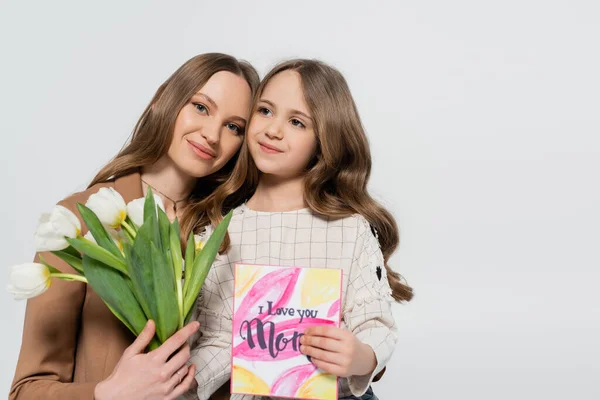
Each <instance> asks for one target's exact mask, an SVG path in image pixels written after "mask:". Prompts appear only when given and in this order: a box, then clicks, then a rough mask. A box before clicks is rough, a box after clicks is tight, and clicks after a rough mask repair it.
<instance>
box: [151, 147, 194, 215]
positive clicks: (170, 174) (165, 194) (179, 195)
mask: <svg viewBox="0 0 600 400" xmlns="http://www.w3.org/2000/svg"><path fill="white" fill-rule="evenodd" d="M141 176H142V181H143V182H144V183H145V184H146V185H148V186H150V187H151V188H152V190H153V192H154V193H155V194H157V195H159V196H160V197H161V198H162V199H163V202H164V203H165V207H166V208H167V209H169V208H171V207H174V208H177V204H174V203H179V202H181V201H182V200H185V199H187V198H188V197H189V195H190V193H192V190H193V189H194V186H195V184H196V178H193V177H191V176H189V175H187V174H186V173H184V172H183V171H181V170H180V169H179V168H177V167H176V166H175V165H174V164H173V162H172V161H171V159H170V158H169V157H167V156H163V157H162V158H161V159H160V160H158V161H157V162H156V163H154V164H152V165H149V166H147V167H143V168H142V171H141ZM146 185H142V186H143V188H144V195H145V194H146V193H147V186H146Z"/></svg>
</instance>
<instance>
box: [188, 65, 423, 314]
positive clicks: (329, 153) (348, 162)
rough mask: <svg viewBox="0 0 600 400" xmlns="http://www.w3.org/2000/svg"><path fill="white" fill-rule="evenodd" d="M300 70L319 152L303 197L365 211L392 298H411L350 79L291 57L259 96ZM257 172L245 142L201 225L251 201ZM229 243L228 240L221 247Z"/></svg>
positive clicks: (341, 209) (313, 203)
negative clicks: (374, 186)
mask: <svg viewBox="0 0 600 400" xmlns="http://www.w3.org/2000/svg"><path fill="white" fill-rule="evenodd" d="M286 70H292V71H296V72H297V73H298V74H299V75H300V78H301V81H302V89H303V92H304V97H305V100H306V103H307V105H308V108H309V110H310V112H311V114H312V118H313V120H314V122H315V124H314V126H315V133H316V136H317V151H316V154H315V156H314V158H313V160H312V161H311V162H310V163H309V165H308V168H307V171H306V174H305V189H304V196H305V201H306V203H307V205H308V207H309V208H310V209H312V210H313V211H314V212H316V213H318V214H321V215H326V216H329V217H333V218H341V217H347V216H350V215H352V214H360V215H362V216H363V217H364V218H365V219H366V220H367V221H368V222H369V224H370V225H371V228H372V229H374V230H375V231H376V232H377V238H378V240H379V245H380V247H381V251H382V253H383V257H384V261H385V268H386V270H387V277H388V281H389V284H390V287H391V288H392V296H393V297H394V299H395V300H396V301H398V302H402V301H409V300H410V299H411V298H412V296H413V291H412V288H411V287H410V286H408V285H406V284H404V283H403V282H402V277H401V276H400V274H398V273H397V272H395V271H394V270H392V269H391V268H390V266H389V265H388V260H389V258H390V256H391V255H392V253H393V252H394V251H395V250H396V248H397V247H398V242H399V238H400V235H399V232H398V225H397V224H396V221H395V219H394V217H393V216H392V214H391V213H390V212H389V211H387V210H386V209H385V208H384V207H382V206H381V205H380V204H379V203H378V202H377V201H375V200H374V199H373V198H372V197H371V196H370V195H369V193H368V191H367V183H368V181H369V176H370V173H371V152H370V149H369V143H368V141H367V137H366V134H365V131H364V128H363V126H362V123H361V120H360V117H359V115H358V111H357V109H356V105H355V103H354V100H353V98H352V95H351V93H350V89H349V87H348V84H347V83H346V80H345V79H344V77H343V76H342V74H341V73H340V72H338V71H337V70H336V69H334V68H332V67H330V66H328V65H327V64H324V63H322V62H320V61H316V60H290V61H286V62H283V63H281V64H279V65H277V66H276V67H275V68H274V69H273V70H272V71H271V72H269V73H268V74H267V75H266V76H265V78H264V79H263V81H262V82H261V84H260V86H259V88H258V91H257V93H256V96H255V102H254V103H255V104H256V102H257V101H256V100H258V99H260V96H261V95H262V92H263V90H264V88H265V86H266V85H267V84H268V82H269V80H270V79H271V78H273V77H274V76H275V75H277V74H278V73H280V72H282V71H286ZM258 178H259V171H258V169H257V168H256V165H255V164H254V162H253V161H252V157H250V154H249V151H248V147H247V144H246V143H244V145H243V146H242V150H241V151H240V155H239V158H238V160H237V164H236V165H235V167H234V169H233V172H232V174H231V176H230V177H229V179H228V180H226V181H225V182H224V183H223V184H222V185H221V186H220V187H218V188H217V189H216V190H215V191H214V192H213V193H211V194H209V195H208V196H207V197H206V198H205V199H203V200H202V201H200V202H199V203H198V211H199V212H200V213H201V214H202V216H201V218H200V220H199V222H200V223H206V224H208V223H212V224H214V225H216V224H217V223H218V222H219V221H220V220H221V218H222V217H221V215H222V214H223V213H225V212H227V211H229V210H230V209H231V208H233V207H236V206H237V205H239V204H241V203H243V202H244V201H245V200H247V199H249V198H250V197H251V196H252V194H253V192H254V190H256V187H257V185H258ZM228 245H229V238H228V237H227V238H226V242H224V245H223V247H222V249H225V248H227V246H228Z"/></svg>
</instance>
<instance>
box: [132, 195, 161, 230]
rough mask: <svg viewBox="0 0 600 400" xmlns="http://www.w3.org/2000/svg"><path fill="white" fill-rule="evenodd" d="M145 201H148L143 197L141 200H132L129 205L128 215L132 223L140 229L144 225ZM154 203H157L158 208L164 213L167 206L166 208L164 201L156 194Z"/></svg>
mask: <svg viewBox="0 0 600 400" xmlns="http://www.w3.org/2000/svg"><path fill="white" fill-rule="evenodd" d="M145 200H146V199H145V198H144V197H141V198H139V199H135V200H132V201H130V202H129V203H128V204H127V215H128V216H129V218H130V219H131V221H133V223H134V224H135V226H137V227H138V228H139V227H140V226H142V224H143V223H144V202H145ZM154 201H155V202H156V206H157V207H159V208H160V209H161V210H163V211H164V210H165V206H164V204H163V201H162V199H161V198H160V196H158V195H157V194H155V195H154Z"/></svg>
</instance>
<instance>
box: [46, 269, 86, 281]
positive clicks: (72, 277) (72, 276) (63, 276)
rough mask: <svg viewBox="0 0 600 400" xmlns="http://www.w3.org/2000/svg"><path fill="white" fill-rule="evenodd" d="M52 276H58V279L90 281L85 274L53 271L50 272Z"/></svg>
mask: <svg viewBox="0 0 600 400" xmlns="http://www.w3.org/2000/svg"><path fill="white" fill-rule="evenodd" d="M50 277H51V278H58V279H63V280H66V281H79V282H84V283H88V280H87V279H86V278H85V276H81V275H75V274H63V273H59V274H57V273H55V272H53V273H51V274H50Z"/></svg>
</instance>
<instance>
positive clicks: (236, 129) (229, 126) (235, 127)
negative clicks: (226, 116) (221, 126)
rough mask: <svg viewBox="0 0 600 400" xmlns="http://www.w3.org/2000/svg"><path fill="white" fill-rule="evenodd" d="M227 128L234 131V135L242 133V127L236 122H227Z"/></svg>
mask: <svg viewBox="0 0 600 400" xmlns="http://www.w3.org/2000/svg"><path fill="white" fill-rule="evenodd" d="M227 129H229V130H230V131H232V132H235V134H236V135H240V134H241V133H243V130H242V128H240V127H239V126H237V125H236V124H231V123H229V124H227Z"/></svg>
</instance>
